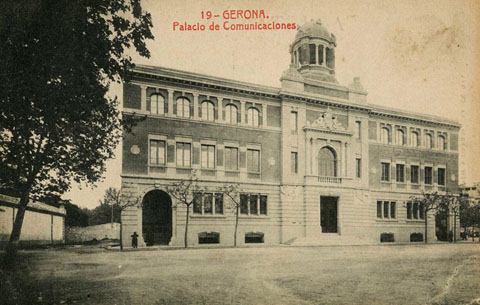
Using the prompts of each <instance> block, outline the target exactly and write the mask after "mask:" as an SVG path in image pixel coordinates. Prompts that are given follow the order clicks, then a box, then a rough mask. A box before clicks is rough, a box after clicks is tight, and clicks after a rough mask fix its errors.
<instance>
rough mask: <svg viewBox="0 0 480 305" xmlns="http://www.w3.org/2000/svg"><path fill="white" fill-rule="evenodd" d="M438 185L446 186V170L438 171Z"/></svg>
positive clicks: (440, 169)
mask: <svg viewBox="0 0 480 305" xmlns="http://www.w3.org/2000/svg"><path fill="white" fill-rule="evenodd" d="M438 185H445V169H444V168H439V169H438Z"/></svg>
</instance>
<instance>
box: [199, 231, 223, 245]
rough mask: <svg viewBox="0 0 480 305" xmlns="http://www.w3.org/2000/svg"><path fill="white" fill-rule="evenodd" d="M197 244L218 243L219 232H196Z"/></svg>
mask: <svg viewBox="0 0 480 305" xmlns="http://www.w3.org/2000/svg"><path fill="white" fill-rule="evenodd" d="M198 243H199V244H219V243H220V233H218V232H201V233H198Z"/></svg>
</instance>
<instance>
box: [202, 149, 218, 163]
mask: <svg viewBox="0 0 480 305" xmlns="http://www.w3.org/2000/svg"><path fill="white" fill-rule="evenodd" d="M202 168H215V145H204V144H202Z"/></svg>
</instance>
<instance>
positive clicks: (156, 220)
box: [142, 190, 172, 246]
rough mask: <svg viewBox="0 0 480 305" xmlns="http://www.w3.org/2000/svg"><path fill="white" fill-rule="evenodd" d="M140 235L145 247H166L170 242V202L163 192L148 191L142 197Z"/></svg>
mask: <svg viewBox="0 0 480 305" xmlns="http://www.w3.org/2000/svg"><path fill="white" fill-rule="evenodd" d="M142 233H143V239H144V240H145V243H146V244H147V246H152V245H168V243H169V242H170V239H171V238H172V200H171V199H170V196H169V195H168V194H167V193H165V192H164V191H159V190H154V191H150V192H148V193H147V194H146V195H145V197H143V202H142Z"/></svg>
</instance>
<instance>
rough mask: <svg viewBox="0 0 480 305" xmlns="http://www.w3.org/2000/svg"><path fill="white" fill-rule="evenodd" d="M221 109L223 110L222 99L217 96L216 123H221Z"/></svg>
mask: <svg viewBox="0 0 480 305" xmlns="http://www.w3.org/2000/svg"><path fill="white" fill-rule="evenodd" d="M222 108H223V97H222V96H217V118H218V120H217V121H218V122H223V116H222Z"/></svg>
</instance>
